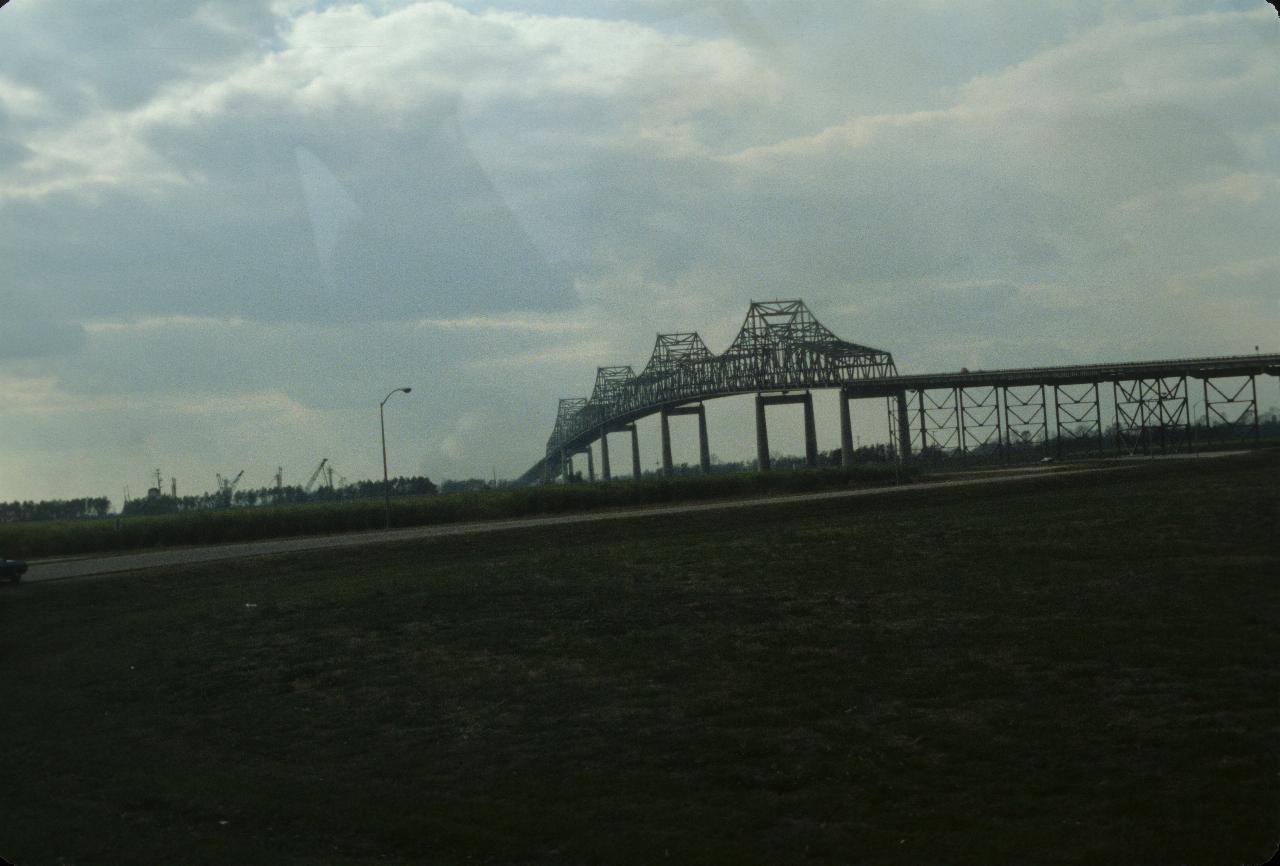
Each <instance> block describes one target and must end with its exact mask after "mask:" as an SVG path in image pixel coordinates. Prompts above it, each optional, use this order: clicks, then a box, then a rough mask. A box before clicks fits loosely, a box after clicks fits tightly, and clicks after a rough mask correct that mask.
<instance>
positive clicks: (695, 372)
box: [520, 299, 1280, 482]
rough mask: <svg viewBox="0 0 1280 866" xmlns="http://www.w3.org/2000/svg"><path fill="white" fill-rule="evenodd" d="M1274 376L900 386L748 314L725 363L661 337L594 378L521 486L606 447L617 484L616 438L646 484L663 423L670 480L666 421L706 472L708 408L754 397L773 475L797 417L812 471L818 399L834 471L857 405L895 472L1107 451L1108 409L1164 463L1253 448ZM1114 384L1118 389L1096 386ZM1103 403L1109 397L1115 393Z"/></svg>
mask: <svg viewBox="0 0 1280 866" xmlns="http://www.w3.org/2000/svg"><path fill="white" fill-rule="evenodd" d="M1259 375H1271V376H1280V355H1276V354H1260V353H1256V354H1254V355H1233V356H1227V357H1211V358H1181V359H1174V360H1167V361H1124V362H1113V363H1095V364H1075V365H1065V366H1055V367H1023V368H1017V369H1003V370H978V371H973V372H971V371H969V370H965V369H962V370H960V371H959V372H948V373H933V374H916V375H901V374H899V373H898V369H897V367H896V365H895V364H894V359H893V356H892V355H891V354H890V353H889V352H887V351H885V350H883V349H877V348H873V347H871V346H866V345H862V344H859V343H852V342H849V341H846V340H844V339H842V338H840V337H839V336H837V335H836V334H835V333H834V332H833V331H831V330H830V329H829V328H827V327H826V326H825V325H823V324H822V323H821V322H820V321H818V319H817V318H816V317H815V316H814V315H813V313H812V312H811V311H810V310H809V308H808V307H807V306H806V305H805V303H804V301H802V300H799V299H793V300H775V301H753V302H751V305H750V307H749V308H748V310H747V315H746V318H745V319H744V320H743V323H742V327H741V328H740V329H739V330H738V333H737V335H736V336H735V337H734V339H733V340H732V342H731V343H730V344H729V347H728V348H727V349H725V351H724V352H722V353H721V354H719V355H717V354H714V353H713V352H711V350H710V349H708V348H707V345H706V343H705V342H704V341H703V339H702V337H701V336H699V334H698V333H697V332H695V331H683V332H675V333H667V334H658V335H657V337H656V339H655V340H654V345H653V351H652V353H651V355H650V357H649V360H648V362H647V363H646V364H645V365H644V367H642V368H641V369H640V372H639V373H637V372H635V368H634V367H632V366H630V365H615V366H605V367H598V368H597V369H596V374H595V383H594V386H593V387H592V390H591V395H590V396H589V397H570V398H563V399H561V400H560V402H559V405H558V407H557V410H556V419H555V426H554V428H553V429H552V432H551V436H550V437H549V438H548V439H547V445H546V454H545V456H544V458H543V459H542V460H539V461H538V462H537V463H536V464H534V466H533V467H531V468H530V469H529V471H527V472H526V473H525V474H524V476H522V477H521V479H520V480H521V481H524V482H533V481H537V480H543V481H549V480H552V479H554V478H556V477H559V476H561V475H565V476H566V477H567V476H569V475H570V474H572V468H571V461H572V459H573V457H574V456H575V455H578V454H584V453H585V454H586V455H587V466H588V472H589V475H590V476H591V477H592V478H594V476H595V468H594V460H593V458H592V445H593V443H596V442H599V447H600V452H601V454H600V457H601V461H600V462H601V468H602V470H603V474H604V477H605V478H606V479H608V478H609V477H610V474H611V470H610V457H609V450H608V436H609V434H616V433H630V434H631V458H632V459H631V463H632V472H633V474H635V475H638V474H639V473H640V458H639V448H640V446H639V439H638V435H637V432H636V423H635V422H636V421H637V420H639V419H640V418H644V417H646V416H649V415H653V414H658V415H659V416H660V423H661V427H660V430H661V435H662V466H663V469H664V471H666V472H668V473H669V472H671V471H672V465H671V446H670V431H669V426H668V425H669V419H670V418H671V417H674V416H681V415H694V416H697V420H698V425H699V429H698V438H699V452H700V454H699V456H700V461H699V462H700V463H701V469H702V471H703V472H708V471H710V458H709V447H708V444H707V442H708V437H707V427H706V412H705V410H704V407H703V403H704V401H706V400H712V399H715V398H717V397H729V396H734V395H742V394H754V395H755V398H756V437H757V459H758V465H759V466H760V468H761V469H768V468H769V465H770V461H769V448H768V433H767V431H766V421H765V408H766V407H767V406H771V405H777V404H785V403H802V404H803V408H804V413H805V462H806V464H807V465H809V466H816V465H817V460H818V450H817V444H816V438H817V437H816V433H815V431H814V422H813V402H812V401H813V397H812V393H811V392H812V390H816V389H838V390H839V392H840V393H839V396H840V399H839V408H840V427H841V429H840V455H841V457H840V459H841V462H842V463H844V464H848V463H851V462H852V455H853V447H852V445H853V442H852V440H853V436H852V432H851V422H850V415H849V401H850V400H855V399H865V398H887V401H888V406H887V409H888V427H889V431H890V434H889V435H890V443H889V448H890V450H891V451H893V452H896V453H897V455H898V456H899V457H900V458H906V457H909V456H911V455H912V451H913V450H915V451H916V452H917V454H921V453H929V452H950V453H958V454H962V455H963V454H970V453H991V452H998V453H999V454H1000V455H1002V456H1007V454H1008V453H1009V452H1010V451H1011V450H1024V451H1025V450H1027V449H1028V448H1030V449H1035V448H1042V449H1045V450H1046V451H1047V450H1048V449H1049V448H1050V443H1051V442H1054V443H1056V450H1057V453H1059V454H1061V453H1062V451H1063V448H1064V443H1065V445H1066V446H1067V450H1069V451H1080V450H1081V449H1082V448H1083V447H1085V446H1086V445H1087V446H1088V447H1090V448H1092V447H1093V445H1094V444H1096V448H1097V451H1098V452H1101V451H1102V450H1103V448H1104V447H1105V438H1106V432H1107V430H1106V427H1105V424H1104V420H1103V419H1104V412H1103V399H1102V395H1103V394H1106V395H1107V396H1108V398H1109V400H1108V402H1109V403H1110V404H1111V405H1110V408H1111V410H1112V414H1113V415H1114V418H1115V422H1114V424H1113V425H1112V431H1113V433H1112V435H1113V436H1114V438H1115V445H1116V448H1117V449H1118V450H1120V451H1122V452H1123V451H1129V452H1130V453H1132V452H1133V451H1134V450H1137V449H1139V448H1141V449H1142V450H1144V451H1146V450H1149V449H1150V447H1151V445H1152V443H1157V444H1158V445H1159V447H1160V448H1161V449H1162V450H1164V449H1167V448H1168V447H1181V446H1182V445H1183V444H1185V443H1187V442H1188V441H1189V439H1190V438H1191V437H1192V435H1193V433H1195V429H1193V428H1197V429H1198V428H1203V430H1204V432H1205V434H1206V435H1213V434H1214V433H1215V431H1217V432H1218V433H1219V434H1220V435H1231V434H1232V433H1233V431H1239V432H1242V433H1248V432H1252V433H1253V435H1254V436H1255V437H1256V436H1257V435H1258V405H1257V387H1256V377H1257V376H1259ZM1188 379H1200V380H1202V381H1203V383H1204V384H1203V388H1202V389H1201V391H1202V393H1203V394H1204V401H1203V405H1202V409H1201V412H1200V417H1202V418H1203V424H1201V422H1200V421H1199V420H1193V419H1192V415H1191V403H1190V399H1191V398H1190V395H1191V393H1192V389H1190V388H1189V386H1188ZM1106 383H1109V384H1110V387H1109V388H1106V389H1103V388H1101V387H1100V386H1101V385H1103V384H1106ZM1108 392H1109V393H1108Z"/></svg>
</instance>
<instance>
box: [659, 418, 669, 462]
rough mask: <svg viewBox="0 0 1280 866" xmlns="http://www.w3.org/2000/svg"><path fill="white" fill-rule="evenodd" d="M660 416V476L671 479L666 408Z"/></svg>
mask: <svg viewBox="0 0 1280 866" xmlns="http://www.w3.org/2000/svg"><path fill="white" fill-rule="evenodd" d="M659 414H660V415H661V416H662V420H661V424H662V474H663V475H666V476H667V477H668V478H669V477H671V421H670V418H671V415H670V414H669V413H668V412H667V409H666V407H665V406H664V407H663V408H662V411H661V412H660V413H659Z"/></svg>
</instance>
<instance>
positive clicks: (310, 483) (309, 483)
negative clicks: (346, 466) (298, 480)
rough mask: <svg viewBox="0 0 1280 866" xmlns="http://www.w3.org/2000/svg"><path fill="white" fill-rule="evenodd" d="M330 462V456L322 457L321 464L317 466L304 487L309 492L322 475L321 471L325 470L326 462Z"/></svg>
mask: <svg viewBox="0 0 1280 866" xmlns="http://www.w3.org/2000/svg"><path fill="white" fill-rule="evenodd" d="M328 462H329V458H328V457H324V458H321V460H320V465H319V466H317V467H316V471H315V472H312V473H311V477H310V478H308V479H307V484H306V486H305V487H303V488H302V489H303V490H305V491H306V492H307V493H310V492H311V488H312V487H315V485H316V479H317V478H319V477H320V473H321V472H323V471H324V467H325V464H326V463H328Z"/></svg>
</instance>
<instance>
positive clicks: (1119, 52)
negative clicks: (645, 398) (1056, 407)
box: [0, 0, 1280, 498]
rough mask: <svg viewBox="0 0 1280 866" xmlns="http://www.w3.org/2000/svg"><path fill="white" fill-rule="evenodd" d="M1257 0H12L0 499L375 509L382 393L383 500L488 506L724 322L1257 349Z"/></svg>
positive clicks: (1072, 345)
mask: <svg viewBox="0 0 1280 866" xmlns="http://www.w3.org/2000/svg"><path fill="white" fill-rule="evenodd" d="M116 5H118V4H113V7H112V8H113V10H114V9H115V6H116ZM1256 5H1259V4H1246V3H1244V2H1226V0H1224V2H1220V3H1216V4H1203V3H1192V2H1190V0H1187V2H1177V3H1163V2H1162V3H1155V2H1142V3H1126V4H1087V3H1061V4H1052V7H1051V8H1050V7H1032V6H1029V5H1027V4H1025V3H1019V2H1013V0H995V2H983V3H937V2H928V0H918V2H911V0H908V2H902V3H879V2H867V3H860V4H854V5H850V4H846V3H834V2H824V3H818V2H812V3H794V2H782V0H777V2H746V3H714V2H706V3H675V2H670V3H667V2H657V3H654V2H639V0H637V2H627V3H616V4H608V5H607V6H606V5H601V4H594V3H579V4H576V5H567V4H554V5H553V4H549V3H538V2H498V3H494V4H485V5H484V6H483V7H481V6H479V5H478V4H467V5H463V4H460V3H459V4H448V3H435V4H425V3H421V4H420V3H414V2H409V0H404V2H393V3H379V4H365V3H335V4H311V3H306V2H297V3H267V2H265V0H264V2H261V3H249V2H244V3H238V2H226V3H218V2H212V3H204V4H199V5H198V6H192V5H191V4H176V3H175V4H135V5H133V6H130V7H129V9H128V10H123V11H122V10H115V11H117V12H119V14H118V15H116V16H115V17H114V18H111V19H110V20H105V21H103V22H102V23H101V26H95V24H94V21H95V15H96V16H97V17H99V18H103V17H109V16H105V15H104V13H102V11H101V10H102V9H103V8H105V7H101V6H94V5H89V6H85V5H84V4H67V3H60V2H46V3H40V4H16V5H15V6H14V8H13V13H17V14H13V13H11V11H10V9H6V11H5V16H6V28H5V29H4V30H2V31H0V229H2V231H0V280H2V282H0V285H2V286H3V292H4V298H3V300H4V310H3V313H2V314H0V338H3V343H0V345H2V346H4V349H3V353H2V354H0V383H2V384H3V386H4V388H5V391H6V395H7V396H8V398H9V399H8V400H7V406H8V408H7V409H6V412H7V416H6V417H7V421H6V424H7V428H8V430H9V432H10V433H11V434H12V435H11V436H9V437H8V438H7V440H6V443H5V444H3V445H0V498H10V497H11V496H13V495H38V494H43V493H50V492H59V493H62V494H65V495H72V494H80V493H86V492H93V489H86V488H85V486H84V485H91V486H92V487H93V488H96V489H114V488H115V487H117V486H118V482H119V480H120V479H121V478H122V477H125V476H127V475H128V474H129V473H131V472H138V473H141V472H144V471H146V469H147V468H148V467H149V465H150V464H152V463H157V462H158V463H163V464H164V465H165V466H166V471H172V472H174V473H176V474H180V475H185V476H190V477H204V476H208V477H209V478H212V474H213V472H214V471H225V470H226V469H228V468H230V466H232V465H237V464H241V463H253V464H254V465H255V466H259V464H260V466H259V468H258V469H254V470H252V471H253V472H256V473H258V474H259V475H262V476H263V478H261V479H259V480H260V481H262V482H263V483H265V479H266V478H267V477H269V474H270V471H274V466H275V465H277V464H279V463H284V464H287V465H288V466H290V467H298V466H302V465H306V464H311V465H314V463H315V461H317V460H318V459H319V457H320V456H329V457H331V458H332V459H333V460H334V461H335V462H336V463H337V464H338V465H339V466H340V467H341V468H342V469H343V470H344V471H345V472H346V473H347V474H348V475H349V476H351V477H358V476H360V475H362V474H363V475H373V474H376V471H377V469H378V468H379V467H378V466H377V461H376V456H377V455H376V454H373V452H372V451H371V450H370V449H369V448H368V447H367V445H368V443H369V438H370V433H371V430H373V429H374V428H371V427H370V423H371V421H372V423H373V424H374V425H375V426H376V419H373V418H372V416H371V415H370V400H371V399H373V402H374V403H376V399H377V398H379V397H380V396H381V394H382V393H385V390H386V388H387V387H390V385H388V384H387V383H388V382H389V383H391V385H395V384H399V383H400V382H401V381H402V380H403V381H405V382H406V383H408V384H412V385H413V386H414V387H415V391H414V395H413V398H412V399H406V400H405V401H404V402H403V404H398V405H397V406H396V412H397V415H396V416H395V418H396V421H397V428H396V429H397V431H398V432H397V435H398V436H399V437H400V438H399V439H398V445H399V448H400V449H401V450H400V451H399V453H400V454H401V455H403V459H404V460H405V461H406V463H405V471H408V470H410V469H415V470H422V471H428V472H429V474H432V475H440V474H445V475H453V476H465V475H475V474H487V472H486V470H487V469H488V468H489V467H491V466H493V465H494V464H496V465H497V466H498V469H499V472H500V474H508V475H514V474H516V473H518V472H520V471H522V470H523V469H524V468H525V467H526V466H527V465H528V464H529V463H531V462H532V460H533V459H534V458H536V457H537V456H538V451H539V449H540V447H541V444H542V442H543V441H544V439H545V435H546V432H547V431H548V430H549V429H550V424H551V421H552V414H553V412H554V406H555V399H556V398H557V397H559V396H565V395H568V394H573V393H582V392H584V391H585V390H586V389H589V387H590V382H591V376H592V373H593V370H594V367H595V366H596V365H598V364H608V363H633V364H639V363H643V362H644V360H645V358H646V357H647V354H648V350H649V348H650V346H651V344H652V332H653V331H655V330H675V329H686V328H694V329H698V330H700V331H702V332H703V333H704V335H705V336H706V337H707V339H708V342H709V344H711V345H712V348H713V349H720V348H723V347H724V345H725V344H726V343H727V341H728V338H729V337H730V336H731V335H732V333H733V331H734V330H735V329H736V327H737V325H738V323H739V321H740V319H741V315H742V311H743V309H744V308H745V305H746V301H747V300H748V299H750V298H762V297H773V296H796V295H799V296H803V297H805V298H807V299H808V300H809V301H810V303H811V305H812V306H813V308H814V310H815V311H816V312H817V313H818V315H819V316H820V317H821V318H822V319H823V320H824V321H826V322H827V323H828V324H829V325H830V326H832V327H833V328H834V329H835V330H836V331H837V332H839V333H841V334H842V335H844V336H847V337H849V338H850V339H856V340H859V341H863V342H867V343H870V344H873V345H882V346H884V347H885V348H889V349H891V350H893V351H894V352H895V354H896V355H897V356H898V358H899V361H900V363H902V364H903V366H904V367H905V368H907V369H913V370H923V369H927V368H929V367H935V366H936V367H940V368H943V369H949V368H953V367H958V366H961V365H964V366H970V367H972V366H993V365H995V364H997V363H1009V364H1023V363H1039V362H1049V361H1055V360H1083V359H1086V358H1089V357H1097V356H1106V357H1122V356H1134V355H1144V356H1158V355H1160V354H1166V353H1168V354H1173V353H1179V354H1180V353H1198V352H1204V353H1216V352H1222V351H1233V350H1235V349H1236V348H1238V346H1239V345H1243V344H1248V346H1249V347H1251V346H1252V345H1253V344H1254V343H1263V342H1266V341H1267V339H1268V338H1269V337H1270V336H1271V335H1273V334H1274V333H1276V332H1277V331H1278V330H1280V328H1277V325H1280V310H1278V309H1277V305H1276V303H1275V301H1274V292H1273V291H1271V292H1269V291H1268V290H1269V289H1272V290H1273V289H1274V285H1275V277H1276V265H1275V261H1274V252H1273V246H1274V244H1273V239H1272V237H1271V235H1273V229H1274V225H1275V215H1276V214H1277V213H1278V212H1280V175H1278V174H1277V173H1276V170H1275V166H1276V165H1277V162H1276V159H1277V157H1280V127H1277V126H1276V125H1275V121H1274V118H1275V117H1277V116H1280V101H1278V99H1277V96H1276V89H1275V87H1274V82H1275V80H1276V77H1277V73H1278V72H1280V67H1278V64H1280V60H1277V56H1276V54H1275V51H1274V40H1275V35H1276V29H1275V28H1276V23H1275V21H1274V19H1273V18H1271V17H1268V14H1267V10H1266V9H1256V8H1255V6H1256ZM94 10H98V11H97V12H95V11H94ZM178 47H181V50H178ZM86 329H87V330H86ZM370 395H374V396H373V398H371V397H370ZM375 408H376V407H375ZM373 414H376V413H373ZM77 431H81V432H77ZM83 431H92V435H89V434H88V433H85V432H83ZM374 432H376V431H374ZM745 441H746V440H744V442H745ZM749 445H750V443H749V442H747V443H746V445H745V446H744V448H743V453H744V454H745V453H747V452H749V450H750V448H749ZM733 447H734V446H733V445H732V444H731V443H724V442H721V443H717V445H716V450H717V451H718V452H719V453H721V455H722V456H725V457H732V456H734V451H733ZM54 453H56V454H57V455H58V457H57V462H60V463H61V465H77V466H80V467H83V471H82V472H79V473H77V474H76V478H77V482H76V483H77V484H78V485H79V486H77V487H76V488H75V489H64V488H65V485H66V484H67V483H68V482H67V481H66V476H67V473H59V474H56V475H54V474H49V473H48V472H46V471H45V470H43V469H41V468H40V467H41V466H47V465H55V464H54V461H51V460H50V459H49V458H50V454H54ZM95 455H97V459H95ZM42 473H43V474H42ZM135 486H138V485H135Z"/></svg>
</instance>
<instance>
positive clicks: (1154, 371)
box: [845, 354, 1280, 397]
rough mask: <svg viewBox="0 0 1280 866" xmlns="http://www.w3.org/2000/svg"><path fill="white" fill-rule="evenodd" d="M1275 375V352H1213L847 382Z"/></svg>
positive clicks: (874, 387)
mask: <svg viewBox="0 0 1280 866" xmlns="http://www.w3.org/2000/svg"><path fill="white" fill-rule="evenodd" d="M1263 374H1267V375H1271V376H1277V375H1280V355H1272V354H1268V355H1227V356H1224V357H1215V358H1179V359H1174V360H1166V361H1124V362H1119V363H1113V364H1072V365H1066V366H1057V367H1020V368H1012V369H1007V370H966V371H959V372H954V373H920V374H915V375H910V376H888V377H886V378H883V379H876V380H875V381H873V382H850V383H849V384H848V385H847V386H845V387H846V389H847V390H848V392H849V393H850V394H851V395H853V396H868V397H876V396H884V395H892V394H896V393H898V392H899V391H902V390H904V389H906V390H909V391H920V390H924V391H930V390H935V389H942V388H983V387H988V386H996V387H1001V388H1016V387H1019V386H1024V385H1081V384H1085V383H1091V382H1131V381H1134V380H1137V379H1158V378H1170V377H1174V376H1190V377H1194V378H1197V379H1206V378H1207V379H1220V378H1227V377H1230V376H1256V375H1263Z"/></svg>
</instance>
